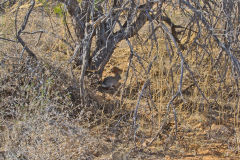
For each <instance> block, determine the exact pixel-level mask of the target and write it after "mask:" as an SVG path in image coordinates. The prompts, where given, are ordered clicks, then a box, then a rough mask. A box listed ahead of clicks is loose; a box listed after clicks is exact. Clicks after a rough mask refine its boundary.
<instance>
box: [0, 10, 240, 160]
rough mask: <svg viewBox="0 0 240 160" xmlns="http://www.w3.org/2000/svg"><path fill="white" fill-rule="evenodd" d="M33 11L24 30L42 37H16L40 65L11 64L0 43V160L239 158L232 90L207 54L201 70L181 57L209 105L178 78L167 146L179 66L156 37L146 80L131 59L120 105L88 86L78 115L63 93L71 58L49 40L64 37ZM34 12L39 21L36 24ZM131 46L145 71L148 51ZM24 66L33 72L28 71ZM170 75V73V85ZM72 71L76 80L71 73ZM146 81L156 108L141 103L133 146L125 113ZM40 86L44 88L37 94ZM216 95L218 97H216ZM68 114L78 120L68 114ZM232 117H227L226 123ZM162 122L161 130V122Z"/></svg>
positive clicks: (120, 59)
mask: <svg viewBox="0 0 240 160" xmlns="http://www.w3.org/2000/svg"><path fill="white" fill-rule="evenodd" d="M13 8H14V7H13ZM41 9H42V8H41V7H38V8H36V10H35V11H34V12H33V14H32V15H31V18H30V21H29V24H28V26H27V28H26V30H27V31H29V32H32V31H36V30H39V29H44V30H46V31H48V34H47V33H45V34H43V35H42V37H41V39H40V41H39V42H38V43H37V41H38V40H37V39H38V34H36V35H23V38H24V40H25V41H26V43H27V44H28V45H29V47H30V48H31V49H32V50H33V52H34V53H36V54H37V56H38V57H39V59H40V61H41V62H39V63H36V62H33V63H32V64H31V65H27V63H26V62H25V61H24V60H22V61H20V60H19V59H18V57H19V53H20V52H21V49H22V48H21V46H20V45H16V44H14V43H10V42H4V41H0V47H1V54H0V56H1V57H0V58H1V59H0V60H1V61H2V60H3V59H4V61H5V67H1V68H0V69H1V75H0V76H1V77H0V78H1V79H0V82H1V84H0V85H1V90H0V96H1V100H0V109H1V112H0V153H1V154H0V156H1V155H2V157H5V158H6V159H20V158H23V159H124V157H125V158H126V159H127V157H128V158H129V159H228V158H229V159H238V158H239V138H240V130H239V128H238V125H239V120H238V116H239V111H238V110H237V111H235V110H234V111H233V110H232V109H233V108H234V104H236V100H237V98H236V97H234V96H236V90H234V89H233V87H232V86H231V85H232V81H233V79H232V77H231V75H230V73H229V72H228V73H227V75H226V77H227V80H226V81H225V85H224V86H221V85H220V83H219V82H218V74H217V72H216V70H215V71H214V70H212V66H213V64H211V63H208V62H209V56H208V55H207V54H206V55H205V56H203V62H206V63H205V64H204V65H202V66H201V65H197V64H196V61H195V58H196V57H197V55H196V54H197V52H193V53H192V54H191V55H190V56H187V61H188V63H189V64H190V66H191V67H192V68H191V69H192V70H193V72H194V73H196V75H195V76H196V77H197V79H198V84H199V87H200V88H201V89H202V91H203V92H204V93H205V94H206V97H208V98H209V101H210V103H211V106H209V104H207V103H206V102H205V101H204V100H203V98H202V97H201V96H200V93H199V91H198V90H197V89H196V87H189V86H191V84H192V83H193V81H192V79H191V78H190V75H189V74H188V73H187V72H185V74H184V80H183V90H185V89H186V90H185V91H186V92H185V93H184V95H183V96H184V100H185V102H184V101H183V100H182V99H181V98H178V99H177V100H175V101H174V103H173V104H174V106H175V108H176V112H177V118H178V133H177V136H176V139H175V136H174V132H175V130H174V129H175V124H174V115H173V112H170V114H169V117H166V114H167V110H166V105H167V104H168V102H169V100H170V99H171V97H172V91H171V89H172V85H174V86H175V87H174V90H175V91H176V90H177V87H178V84H179V77H180V69H179V64H180V59H179V57H177V56H174V57H173V59H172V60H171V61H170V59H169V56H168V52H167V51H166V48H165V45H164V38H163V37H158V38H159V42H158V43H159V46H160V50H159V54H160V56H158V58H157V60H156V61H155V62H154V64H153V68H152V70H151V72H150V75H149V77H147V76H146V74H144V68H143V67H142V66H141V65H140V64H139V63H138V61H137V58H136V57H134V59H133V65H134V68H135V70H133V69H131V70H130V73H129V78H128V81H127V85H126V92H124V101H123V103H122V104H121V105H120V106H118V105H117V103H115V102H116V100H120V94H117V95H115V96H113V95H112V94H109V93H106V94H103V93H101V92H99V91H97V88H95V87H94V86H93V85H92V86H88V89H89V90H90V91H91V96H92V97H91V98H92V99H93V100H92V102H91V106H89V107H88V108H83V109H82V108H81V107H80V106H79V105H78V104H76V103H74V102H73V101H72V99H71V98H72V96H71V93H69V92H68V90H67V89H68V87H69V86H71V85H72V83H74V81H73V80H72V77H71V74H70V72H69V70H70V69H69V66H68V65H67V61H68V59H69V57H70V56H71V55H72V51H71V50H70V49H69V48H68V47H67V46H66V45H65V44H64V43H63V42H61V41H60V40H58V39H56V38H54V37H53V36H52V35H51V34H50V33H51V32H54V33H58V35H60V36H62V37H65V35H66V33H65V31H64V30H63V29H62V28H63V26H64V25H63V24H62V22H61V19H60V18H59V17H57V16H55V15H52V14H50V15H47V14H46V13H45V12H41ZM25 12H26V8H25V7H22V8H21V9H20V11H19V13H20V14H19V16H18V17H19V18H22V17H23V15H24V13H25ZM14 13H15V11H14V9H12V12H7V13H6V14H5V15H1V20H2V22H1V27H0V28H1V32H0V34H1V35H2V34H4V35H5V36H6V37H8V38H13V37H14V36H13V35H14V34H15V33H14V30H15V29H14ZM40 13H43V14H44V15H43V16H42V17H41V16H39V14H40ZM69 23H70V22H69ZM19 24H21V21H19ZM6 26H7V27H6ZM70 26H71V25H70ZM71 29H72V28H71ZM147 34H148V30H147V25H146V26H145V27H144V28H143V30H142V31H141V35H143V37H145V38H146V35H147ZM131 42H132V43H133V44H134V48H135V50H136V51H137V53H138V54H139V56H141V57H145V60H146V61H144V63H143V65H144V67H145V68H146V67H147V65H148V63H149V62H150V61H151V60H152V57H153V56H154V54H156V53H154V52H156V50H154V52H153V53H152V56H149V57H148V54H149V51H150V47H151V46H150V43H149V42H148V43H147V44H146V45H139V39H137V38H132V39H131ZM36 44H37V45H36ZM217 50H218V48H216V51H217ZM198 52H201V51H200V50H198ZM63 53H66V54H63ZM25 54H26V53H25ZM129 54H130V50H129V48H128V46H127V44H126V43H125V42H122V43H121V44H119V47H118V48H117V49H116V51H115V52H114V55H113V57H112V59H111V60H110V62H109V63H108V64H107V66H106V70H105V72H104V74H103V77H104V76H107V75H109V71H110V69H111V67H112V66H118V67H119V68H122V69H123V70H124V71H126V70H127V67H128V62H129V59H128V57H129ZM184 54H186V53H184ZM212 56H213V57H214V56H217V52H215V51H214V52H213V55H212ZM24 57H25V56H24ZM16 60H18V61H16ZM26 65H27V67H26ZM222 65H224V64H222ZM36 66H37V67H36ZM28 67H30V68H31V67H32V68H34V67H36V68H37V69H36V71H34V72H32V70H28ZM218 67H219V68H221V66H218ZM171 68H172V70H173V72H174V73H175V74H174V78H173V81H172V80H171V76H170V75H171V72H170V71H171ZM73 72H74V73H75V74H76V77H79V70H78V68H76V69H74V70H73ZM123 78H125V77H124V74H123ZM147 78H150V79H151V93H152V96H153V101H154V103H155V105H156V109H154V108H153V104H151V102H148V100H147V98H143V99H142V100H141V102H140V105H139V111H138V120H137V123H138V129H137V132H136V136H137V137H136V141H135V143H134V141H133V129H132V124H133V114H132V111H133V110H134V109H135V107H136V103H137V100H138V95H139V93H140V90H141V87H142V85H143V83H144V82H145V81H146V80H147ZM41 80H42V81H41ZM40 81H41V83H42V82H43V84H44V85H41V86H40V88H37V87H36V85H37V84H40ZM121 82H123V80H122V81H121ZM188 87H189V88H188ZM229 88H232V89H231V90H229ZM220 91H221V92H220ZM216 92H218V93H221V94H217V95H218V96H217V97H216V96H215V95H216ZM93 96H94V97H93ZM230 97H232V99H230ZM104 98H105V99H104ZM117 102H118V101H117ZM216 102H217V103H216ZM210 107H212V108H213V109H212V110H211V109H210ZM79 108H81V110H80V109H79ZM215 108H217V109H215ZM74 112H77V113H78V112H79V113H78V114H76V115H75V114H74ZM232 114H234V116H233V117H231V116H229V115H232ZM165 120H166V123H163V122H164V121H165ZM162 124H164V126H161V125H162ZM160 127H162V128H161V130H160ZM153 139H154V140H153ZM150 142H152V143H151V144H150ZM116 157H118V158H116ZM119 157H120V158H119ZM0 158H1V157H0Z"/></svg>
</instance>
